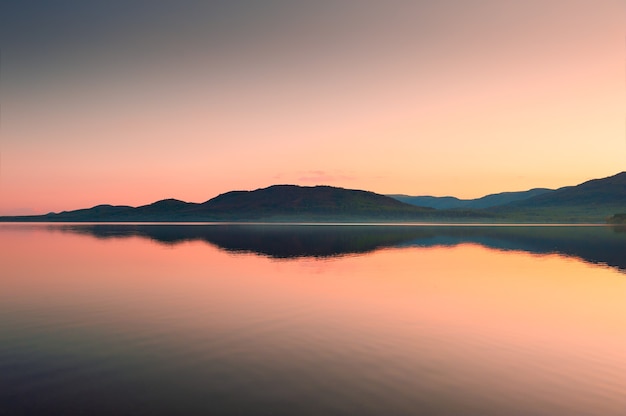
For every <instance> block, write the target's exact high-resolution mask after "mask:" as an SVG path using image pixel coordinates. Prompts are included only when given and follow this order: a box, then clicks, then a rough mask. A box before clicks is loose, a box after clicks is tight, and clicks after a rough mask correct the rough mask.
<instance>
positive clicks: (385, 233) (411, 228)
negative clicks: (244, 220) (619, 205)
mask: <svg viewBox="0 0 626 416" xmlns="http://www.w3.org/2000/svg"><path fill="white" fill-rule="evenodd" d="M49 228H50V229H51V230H59V231H62V232H70V233H78V234H87V235H92V236H94V237H97V238H127V237H142V238H147V239H151V240H153V241H156V242H159V243H163V244H177V243H181V242H186V241H205V242H207V243H210V244H212V245H215V246H217V247H219V248H220V249H222V250H226V251H229V252H234V253H255V254H259V255H264V256H269V257H273V258H280V259H289V258H300V257H334V256H342V255H349V254H359V253H368V252H372V251H375V250H380V249H384V248H393V247H435V246H456V245H460V244H468V243H469V244H479V245H482V246H484V247H488V248H493V249H497V250H516V251H524V252H529V253H534V254H548V253H555V254H561V255H564V256H568V257H576V258H580V259H582V260H584V261H587V262H591V263H595V264H604V265H608V266H611V267H615V268H617V269H619V270H620V271H626V228H624V227H619V226H613V227H608V226H550V225H548V226H543V225H542V226H525V225H521V226H490V225H484V226H483V225H480V226H433V225H353V224H344V225H326V224H315V225H304V224H302V225H294V224H202V225H198V224H62V225H50V226H49Z"/></svg>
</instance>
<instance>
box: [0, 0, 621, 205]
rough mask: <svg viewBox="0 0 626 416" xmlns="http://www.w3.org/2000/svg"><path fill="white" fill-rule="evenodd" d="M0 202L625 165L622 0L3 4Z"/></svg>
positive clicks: (473, 189)
mask: <svg viewBox="0 0 626 416" xmlns="http://www.w3.org/2000/svg"><path fill="white" fill-rule="evenodd" d="M0 53H1V64H0V65H1V74H0V104H1V126H0V215H3V214H4V215H10V214H28V213H33V214H37V213H46V212H49V211H60V210H69V209H77V208H83V207H90V206H93V205H97V204H101V203H109V204H127V205H142V204H146V203H150V202H153V201H156V200H159V199H164V198H170V197H171V198H178V199H182V200H185V201H192V202H203V201H206V200H207V199H209V198H212V197H214V196H216V195H218V194H219V193H222V192H226V191H229V190H234V189H242V190H252V189H256V188H260V187H265V186H269V185H272V184H277V183H290V184H299V185H316V184H327V185H333V186H341V187H345V188H355V189H367V190H371V191H374V192H378V193H386V194H389V193H405V194H411V195H437V196H444V195H454V196H457V197H461V198H474V197H480V196H483V195H485V194H488V193H494V192H501V191H517V190H525V189H529V188H533V187H551V188H556V187H560V186H565V185H573V184H577V183H580V182H583V181H585V180H588V179H592V178H600V177H605V176H610V175H613V174H616V173H618V172H620V171H623V170H626V125H625V114H626V2H624V1H623V0H524V1H518V0H442V1H430V0H429V1H426V0H413V1H365V0H361V1H356V0H355V1H347V0H345V1H344V0H336V1H326V0H316V1H293V0H292V1H287V0H285V1H277V0H269V1H260V0H247V1H240V0H223V1H168V2H164V1H121V0H108V1H84V0H83V1H79V0H76V1H66V0H58V1H15V2H2V4H1V5H0Z"/></svg>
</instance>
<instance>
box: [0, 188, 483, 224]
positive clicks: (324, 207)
mask: <svg viewBox="0 0 626 416" xmlns="http://www.w3.org/2000/svg"><path fill="white" fill-rule="evenodd" d="M493 216H494V215H493V214H489V213H477V212H473V211H456V212H438V211H436V210H434V209H432V208H424V207H416V206H413V205H409V204H405V203H403V202H400V201H397V200H395V199H393V198H390V197H387V196H384V195H380V194H376V193H374V192H368V191H361V190H353V189H343V188H336V187H331V186H314V187H303V186H296V185H274V186H270V187H268V188H263V189H257V190H255V191H232V192H227V193H225V194H221V195H219V196H217V197H215V198H213V199H210V200H208V201H206V202H204V203H200V204H198V203H190V202H184V201H179V200H175V199H166V200H162V201H158V202H155V203H153V204H149V205H144V206H140V207H136V208H134V207H129V206H111V205H98V206H96V207H93V208H88V209H80V210H76V211H65V212H60V213H50V214H46V215H38V216H20V217H0V220H2V221H54V222H60V221H64V222H91V221H94V222H98V221H110V222H124V221H139V222H144V221H420V220H428V219H444V218H445V219H459V220H466V219H468V218H470V219H471V218H483V219H484V218H490V217H493Z"/></svg>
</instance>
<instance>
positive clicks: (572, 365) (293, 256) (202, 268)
mask: <svg viewBox="0 0 626 416" xmlns="http://www.w3.org/2000/svg"><path fill="white" fill-rule="evenodd" d="M624 409H626V229H624V228H620V227H607V226H576V227H573V226H419V225H414V226H407V225H335V226H331V225H260V224H256V225H255V224H249V225H236V224H206V225H189V224H186V225H173V224H144V225H141V224H126V225H113V224H0V415H31V414H59V415H60V414H64V415H66V414H67V415H78V414H85V415H100V414H103V415H104V414H115V415H173V414H211V415H248V414H249V415H508V416H510V415H524V416H526V415H559V414H562V415H568V416H570V415H603V416H612V415H624V411H625V410H624Z"/></svg>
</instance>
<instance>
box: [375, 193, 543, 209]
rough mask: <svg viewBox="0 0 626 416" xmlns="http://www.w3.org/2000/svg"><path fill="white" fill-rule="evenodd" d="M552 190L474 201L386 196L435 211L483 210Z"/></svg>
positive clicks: (498, 195)
mask: <svg viewBox="0 0 626 416" xmlns="http://www.w3.org/2000/svg"><path fill="white" fill-rule="evenodd" d="M552 191H553V190H552V189H547V188H535V189H530V190H528V191H521V192H502V193H498V194H491V195H486V196H483V197H481V198H476V199H459V198H456V197H453V196H441V197H439V196H410V195H387V196H390V197H392V198H394V199H397V200H398V201H401V202H404V203H406V204H411V205H416V206H421V207H429V208H436V209H458V208H465V209H483V208H490V207H495V206H498V205H504V204H508V203H510V202H514V201H519V200H523V199H528V198H531V197H533V196H537V195H541V194H545V193H548V192H552Z"/></svg>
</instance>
